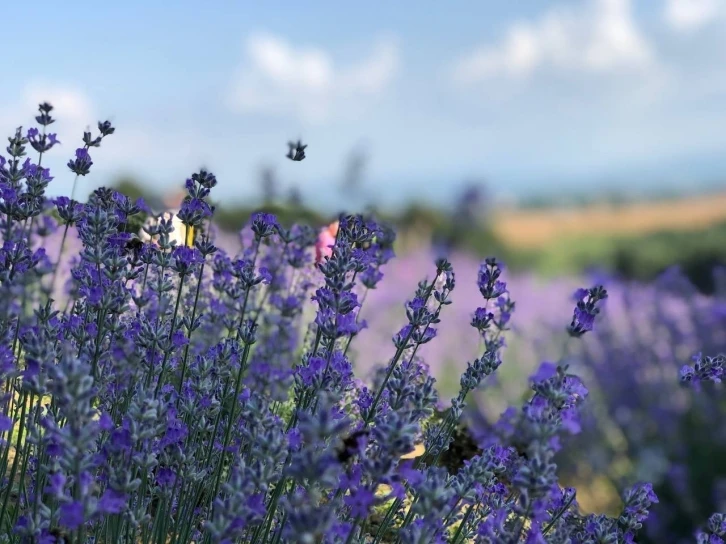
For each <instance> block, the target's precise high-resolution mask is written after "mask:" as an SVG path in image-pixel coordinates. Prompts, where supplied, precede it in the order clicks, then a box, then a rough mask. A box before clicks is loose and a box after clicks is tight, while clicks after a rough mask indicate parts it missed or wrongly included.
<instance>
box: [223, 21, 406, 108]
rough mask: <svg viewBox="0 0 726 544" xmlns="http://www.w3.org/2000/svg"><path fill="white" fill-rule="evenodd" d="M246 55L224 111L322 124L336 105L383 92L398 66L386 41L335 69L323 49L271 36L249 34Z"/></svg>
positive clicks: (395, 52) (391, 44)
mask: <svg viewBox="0 0 726 544" xmlns="http://www.w3.org/2000/svg"><path fill="white" fill-rule="evenodd" d="M245 56H246V58H245V62H244V63H243V64H242V66H241V67H240V69H239V72H238V74H237V75H236V77H235V79H234V81H233V83H232V88H231V90H230V93H229V95H228V97H227V100H228V105H229V107H230V108H231V109H232V110H234V111H236V112H241V113H247V112H263V113H285V114H294V115H297V116H299V117H301V118H303V119H305V120H309V121H324V120H325V119H327V118H329V117H330V116H331V115H333V114H334V113H335V110H336V107H339V106H342V105H346V106H347V105H349V104H353V103H356V102H359V101H360V100H362V99H365V98H371V97H375V96H378V95H380V94H382V93H383V92H384V91H385V90H386V88H387V87H388V85H389V84H390V82H391V80H392V79H393V76H394V75H395V72H396V70H397V68H398V63H399V59H398V50H397V47H396V45H395V43H394V42H393V41H391V40H381V41H379V42H378V43H377V44H376V45H375V46H374V48H373V51H372V52H371V53H370V55H369V56H368V58H366V59H363V60H361V61H359V62H357V63H354V64H352V65H350V66H348V67H342V68H340V67H337V66H335V65H334V62H333V59H332V56H331V54H330V53H329V52H328V51H325V50H323V49H320V48H313V47H297V48H296V47H294V46H292V45H291V44H289V43H287V42H286V41H285V40H283V39H282V38H279V37H277V36H273V35H270V34H255V35H253V36H251V37H250V38H249V39H248V40H247V44H246V55H245Z"/></svg>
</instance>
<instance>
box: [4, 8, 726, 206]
mask: <svg viewBox="0 0 726 544" xmlns="http://www.w3.org/2000/svg"><path fill="white" fill-rule="evenodd" d="M12 4H14V5H10V6H5V7H4V8H3V17H4V21H5V24H4V25H3V31H2V32H1V33H0V46H2V49H1V50H2V51H4V52H6V56H5V62H4V67H5V71H4V77H3V83H2V85H0V129H2V130H3V131H4V132H5V133H9V132H10V131H11V130H12V129H13V128H14V127H15V126H17V125H19V124H24V125H27V124H28V123H29V122H30V121H31V120H32V116H33V112H34V108H35V104H36V103H37V102H38V101H39V100H49V101H51V102H52V103H53V104H54V105H55V106H56V108H57V110H56V114H57V118H58V124H57V125H56V128H57V130H58V132H59V138H60V140H61V141H62V142H63V144H64V145H63V146H62V147H61V148H57V149H56V150H54V153H53V157H52V158H49V160H48V162H47V163H46V164H48V165H49V166H51V168H53V171H54V173H55V175H56V179H55V180H54V182H53V185H52V192H56V193H67V192H69V190H70V185H71V181H72V178H71V176H70V173H68V172H67V171H66V169H65V168H64V167H63V166H62V165H63V164H64V163H65V162H66V161H67V160H68V158H69V157H70V156H71V155H72V154H73V150H74V149H75V147H76V146H77V144H78V143H79V142H80V139H79V138H80V133H81V132H82V130H83V129H84V127H85V126H86V125H87V124H89V123H90V124H95V121H96V120H97V119H100V118H104V119H105V118H110V119H111V120H112V121H113V122H114V123H115V124H116V126H117V127H118V130H117V133H116V134H114V135H113V137H112V138H111V139H109V140H108V142H107V143H106V144H104V146H103V148H101V149H100V150H96V151H95V152H94V153H93V154H92V156H93V158H94V161H95V163H96V164H95V165H94V170H93V171H92V174H91V176H89V178H88V179H86V180H83V187H82V189H83V190H82V191H79V193H83V192H84V191H85V192H87V191H88V190H90V189H92V188H93V187H97V186H99V185H103V184H109V183H110V182H111V181H112V180H113V179H114V177H115V176H117V175H119V174H130V175H134V176H136V177H138V178H139V179H140V180H142V181H143V182H144V183H146V184H148V185H152V186H154V187H157V188H158V189H159V190H160V191H165V190H169V188H171V187H174V186H180V185H181V184H182V183H183V181H184V179H185V178H186V177H188V176H189V174H190V173H191V172H192V171H194V170H195V169H197V168H198V167H200V166H202V165H206V166H207V167H208V168H210V169H211V170H212V171H213V172H215V173H216V174H217V177H218V179H219V182H220V184H219V186H218V189H217V191H216V197H217V198H220V199H224V200H225V201H231V200H236V201H240V202H243V201H246V200H249V199H256V198H258V196H259V183H258V179H259V171H260V169H261V168H263V167H266V166H269V167H272V168H273V169H274V170H275V172H276V173H277V176H278V178H279V180H280V183H281V185H282V186H283V188H284V187H289V186H290V185H292V184H297V185H298V186H299V187H300V188H301V190H302V192H303V195H304V197H305V199H306V200H307V201H308V202H311V203H318V204H320V205H322V206H328V205H340V204H345V200H344V196H343V195H341V193H340V192H339V191H338V190H337V183H338V181H339V179H340V178H341V176H342V173H343V171H344V169H345V164H346V159H347V157H348V156H349V155H350V153H351V152H353V151H354V150H355V149H359V150H361V151H362V152H364V153H365V154H366V155H367V156H368V157H369V161H368V163H367V165H366V169H365V173H364V183H365V184H366V187H367V189H368V192H369V193H372V194H375V196H376V198H377V200H378V201H379V202H387V203H391V204H397V203H400V202H402V201H405V200H406V199H410V198H414V197H415V198H423V199H429V200H433V201H436V202H447V201H450V200H451V198H452V194H453V192H455V190H456V188H457V187H458V186H459V185H460V184H461V183H462V182H463V181H464V180H467V179H486V180H487V183H488V185H489V187H490V189H491V190H492V191H493V192H495V193H496V194H498V195H501V196H502V197H511V196H526V195H528V194H532V193H541V192H549V193H557V192H564V191H570V190H573V189H576V190H578V191H580V192H586V191H602V190H603V189H606V188H610V187H615V188H622V189H625V190H628V191H638V190H646V189H649V188H652V187H658V186H664V187H670V188H677V189H681V190H689V189H694V188H696V187H698V186H701V185H703V184H707V183H717V182H719V181H721V180H723V181H724V182H726V107H724V104H726V101H724V98H726V62H725V61H726V37H723V36H726V32H724V30H726V0H638V1H637V2H636V1H635V0H581V1H575V0H559V1H557V0H553V1H549V2H535V1H533V0H532V1H519V2H502V1H500V0H490V1H481V0H480V1H474V0H471V1H459V2H454V1H452V2H447V3H441V2H420V1H419V2H415V3H414V2H409V1H400V2H377V1H369V2H366V3H353V2H332V1H331V2H322V1H319V2H304V3H301V2H296V3H293V2H281V1H268V2H242V1H232V0H227V1H222V0H216V1H212V0H210V1H207V2H203V3H202V2H193V1H177V2H168V1H165V0H134V1H131V0H127V1H125V2H123V3H120V2H119V3H110V2H106V3H101V2H90V1H81V0H74V1H69V2H50V1H45V0H36V1H35V2H32V3H25V2H16V3H12ZM10 51H15V52H16V53H15V54H14V55H12V54H10V53H9V52H10ZM297 137H302V138H303V139H304V140H305V141H306V142H307V143H308V144H309V148H308V158H307V159H306V160H305V161H303V162H301V163H292V162H290V161H287V160H286V159H285V158H284V153H285V152H286V145H285V144H286V142H287V140H289V139H291V138H297Z"/></svg>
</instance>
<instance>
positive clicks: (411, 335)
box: [0, 103, 726, 544]
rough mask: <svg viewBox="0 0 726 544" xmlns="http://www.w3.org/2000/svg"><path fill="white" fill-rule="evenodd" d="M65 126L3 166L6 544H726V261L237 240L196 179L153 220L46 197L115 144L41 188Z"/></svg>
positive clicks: (36, 132)
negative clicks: (704, 272) (526, 268)
mask: <svg viewBox="0 0 726 544" xmlns="http://www.w3.org/2000/svg"><path fill="white" fill-rule="evenodd" d="M54 111H55V110H54V109H53V107H52V106H51V105H50V104H47V103H42V104H40V106H39V108H38V114H37V117H36V125H37V126H34V127H30V128H25V129H22V128H21V129H18V130H17V131H16V132H15V133H14V134H13V135H11V136H10V138H9V144H8V146H7V148H6V149H5V151H4V153H3V155H2V157H0V220H1V222H0V233H1V234H2V239H3V245H2V249H1V250H0V383H1V384H2V390H1V391H2V394H1V395H0V406H1V407H2V412H1V413H0V475H1V476H2V479H1V480H0V542H8V543H20V542H23V543H24V542H42V543H47V544H51V543H74V544H81V543H82V544H86V543H92V542H93V543H101V542H108V543H116V542H119V543H120V542H124V543H131V542H133V543H136V542H143V543H149V542H159V543H168V542H171V543H188V542H196V543H202V542H204V543H212V542H214V543H233V542H246V543H255V544H256V543H280V542H302V543H341V544H348V543H352V542H376V543H377V542H396V543H429V542H451V543H460V542H482V543H511V544H514V543H520V542H522V543H528V544H533V543H563V544H564V543H573V544H576V543H581V544H585V543H588V544H589V543H593V544H594V543H631V542H659V543H660V542H673V543H680V542H699V543H706V542H708V543H709V544H716V543H718V542H723V540H722V538H723V536H724V535H725V534H726V518H724V516H723V515H722V514H719V513H717V512H719V511H723V510H724V509H725V508H726V504H724V501H726V479H724V478H725V477H726V463H724V461H723V460H724V458H725V457H724V454H726V447H725V446H726V442H725V441H726V425H724V423H723V421H724V418H723V415H724V409H726V406H724V403H723V395H722V389H721V385H720V382H721V378H722V374H723V362H724V359H723V355H722V354H723V353H724V351H726V350H725V349H724V348H725V347H726V346H725V344H726V327H725V326H726V272H724V271H723V270H721V269H715V270H714V271H713V273H714V277H715V284H716V286H717V288H716V290H715V293H714V294H713V295H708V296H706V295H703V294H700V293H699V292H698V291H697V290H696V289H695V288H694V287H693V286H692V285H691V284H690V283H689V281H688V280H687V279H686V278H685V277H684V276H683V275H682V274H680V273H679V271H678V270H677V269H671V270H669V271H668V272H666V273H664V274H663V275H661V276H660V277H659V278H658V279H657V280H656V281H654V282H651V283H647V284H646V283H636V282H628V281H625V280H619V279H616V278H614V277H611V276H608V275H606V274H604V273H602V274H596V275H592V276H590V277H585V276H583V277H561V278H558V279H552V278H550V279H542V278H538V277H536V276H534V275H528V274H522V273H512V272H510V271H509V270H508V269H507V267H506V264H505V263H502V262H501V261H499V260H498V259H497V258H496V257H495V256H489V257H486V258H484V259H477V258H475V257H474V256H472V255H471V254H467V253H464V252H461V251H458V252H457V251H454V252H452V253H451V254H450V255H448V257H447V258H443V257H441V256H440V255H437V254H436V252H435V251H434V250H433V249H430V248H426V247H423V248H419V249H417V250H412V251H408V252H405V253H403V254H401V255H399V256H396V255H395V250H396V248H397V244H396V241H395V240H396V237H395V232H394V230H393V229H391V228H390V227H388V226H387V225H385V224H383V223H381V222H378V221H376V218H375V217H371V216H368V215H357V214H350V215H348V214H341V216H340V217H339V220H338V221H337V222H335V223H333V224H332V225H327V226H326V225H295V226H293V227H291V228H289V229H288V228H285V227H284V226H282V225H281V224H280V223H279V222H278V220H277V218H276V217H275V216H273V215H271V214H269V213H263V212H259V213H255V214H253V215H252V216H251V217H250V218H249V220H248V221H247V224H246V226H245V228H244V229H243V230H242V232H240V233H238V234H229V233H225V232H223V231H221V230H220V229H219V228H218V227H216V226H215V225H214V206H213V205H212V204H211V202H212V200H211V198H212V197H211V195H212V194H213V193H214V190H215V187H216V186H217V183H218V182H217V178H216V177H215V176H214V175H213V174H212V173H211V172H209V171H207V170H200V171H198V172H196V173H194V174H192V175H191V176H190V177H189V179H187V180H186V182H185V183H184V188H185V191H186V197H185V198H184V200H183V202H182V203H181V205H180V207H179V209H177V210H172V211H170V212H168V213H166V214H161V215H158V214H154V213H152V212H151V210H150V209H149V207H148V206H147V205H146V203H145V202H144V201H143V199H131V198H129V197H128V196H125V195H123V194H121V193H119V192H118V191H115V190H113V189H108V188H103V187H102V188H100V189H96V190H94V191H93V192H92V194H91V195H90V197H89V198H88V199H87V201H86V202H79V201H76V200H74V199H72V198H67V197H58V198H53V199H50V198H47V197H46V190H47V189H48V187H50V185H51V184H53V183H54V176H56V175H57V176H67V175H70V176H72V177H74V178H75V181H74V185H73V187H74V190H75V184H76V183H78V180H83V179H84V178H85V177H86V176H87V175H88V174H89V173H90V172H91V171H92V170H93V168H94V158H93V157H94V155H95V154H96V151H97V150H98V148H99V147H100V148H103V149H105V148H106V147H107V146H112V145H113V141H114V137H115V132H116V130H115V128H114V127H113V126H112V124H111V123H110V122H108V121H103V122H99V123H98V125H97V129H96V130H94V131H92V132H90V131H89V132H85V133H84V134H83V137H82V140H80V141H82V142H83V144H84V145H83V146H82V147H79V148H78V149H77V150H76V151H75V154H74V155H73V156H72V157H69V161H68V163H67V165H66V168H67V170H66V171H64V172H50V171H49V169H47V168H44V167H43V166H42V164H43V159H44V158H45V157H46V156H47V154H51V153H57V152H59V150H58V149H55V146H56V142H57V138H56V135H55V134H54V133H52V132H51V129H52V120H53V117H52V116H53V114H54ZM69 137H71V136H70V135H69ZM288 158H290V159H291V160H293V161H298V162H299V161H302V160H303V159H304V158H305V146H304V145H303V144H302V143H301V142H298V143H297V144H290V153H289V155H288ZM142 217H143V218H144V220H143V221H138V222H137V223H134V222H135V221H136V220H137V219H138V218H142ZM134 224H138V225H142V224H143V225H144V226H143V228H139V227H138V226H137V227H133V226H132V225H134Z"/></svg>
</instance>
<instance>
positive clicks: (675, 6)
mask: <svg viewBox="0 0 726 544" xmlns="http://www.w3.org/2000/svg"><path fill="white" fill-rule="evenodd" d="M724 7H725V6H724V1H723V0H667V2H666V5H665V9H664V12H663V16H664V17H665V20H666V22H667V23H668V25H670V27H671V28H673V29H674V30H676V31H679V32H689V31H692V30H697V29H699V28H701V27H702V26H704V25H706V24H708V23H710V22H712V21H713V20H714V19H716V18H717V17H719V15H720V14H721V13H723V11H724Z"/></svg>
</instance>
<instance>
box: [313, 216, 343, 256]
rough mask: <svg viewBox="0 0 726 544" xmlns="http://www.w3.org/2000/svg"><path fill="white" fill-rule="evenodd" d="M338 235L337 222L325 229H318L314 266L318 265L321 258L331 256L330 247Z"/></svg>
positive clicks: (331, 250)
mask: <svg viewBox="0 0 726 544" xmlns="http://www.w3.org/2000/svg"><path fill="white" fill-rule="evenodd" d="M337 235H338V222H337V221H335V222H334V223H331V224H330V225H328V226H327V227H323V228H322V229H320V234H318V241H317V242H315V264H319V263H320V261H322V260H323V257H330V256H331V255H332V254H333V249H332V247H331V246H333V245H334V244H335V237H336V236H337Z"/></svg>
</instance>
